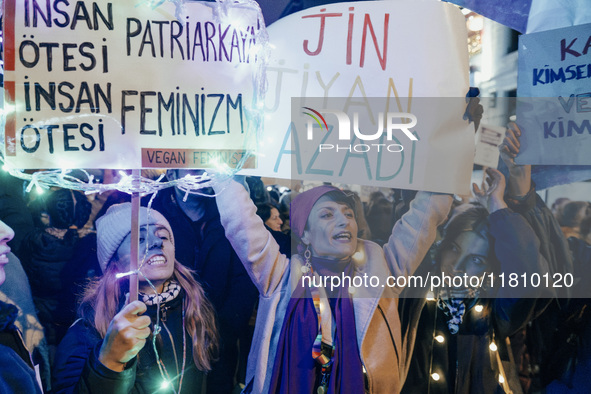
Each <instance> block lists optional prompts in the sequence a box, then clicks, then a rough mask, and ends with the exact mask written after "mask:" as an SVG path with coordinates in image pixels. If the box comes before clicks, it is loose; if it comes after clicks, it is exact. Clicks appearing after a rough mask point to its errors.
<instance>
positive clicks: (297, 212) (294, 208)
mask: <svg viewBox="0 0 591 394" xmlns="http://www.w3.org/2000/svg"><path fill="white" fill-rule="evenodd" d="M332 191H337V192H340V193H342V194H343V199H344V200H349V199H350V198H349V197H348V196H347V195H346V194H345V193H344V192H343V191H342V190H341V189H338V188H336V187H334V186H328V185H322V186H317V187H315V188H313V189H310V190H307V191H305V192H303V193H300V194H298V195H297V196H296V197H295V198H294V199H293V201H292V202H291V212H290V215H289V224H290V226H291V230H292V231H293V232H294V234H295V235H297V236H298V237H299V238H302V236H303V235H304V229H305V228H306V223H307V222H308V217H309V216H310V212H312V208H313V207H314V204H316V202H317V201H318V200H319V199H320V198H321V197H322V196H324V195H325V194H326V193H330V192H332ZM354 204H355V203H354V202H352V206H353V207H354V206H355V205H354Z"/></svg>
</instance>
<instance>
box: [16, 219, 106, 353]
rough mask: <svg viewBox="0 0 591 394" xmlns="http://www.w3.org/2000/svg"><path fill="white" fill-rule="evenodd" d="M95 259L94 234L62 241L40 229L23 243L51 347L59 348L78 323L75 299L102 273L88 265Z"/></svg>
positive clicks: (68, 236)
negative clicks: (70, 328)
mask: <svg viewBox="0 0 591 394" xmlns="http://www.w3.org/2000/svg"><path fill="white" fill-rule="evenodd" d="M94 256H96V234H94V233H90V234H88V235H87V236H85V237H83V238H78V235H77V233H75V232H74V233H73V234H72V233H68V234H66V236H65V237H64V238H63V239H60V238H58V237H55V236H53V235H51V234H49V233H48V232H46V231H45V230H44V229H38V230H36V231H34V232H32V233H30V234H29V235H28V236H27V237H26V238H25V240H24V241H23V247H22V249H21V262H22V265H23V268H24V269H25V272H26V273H27V276H28V278H29V283H30V284H31V292H32V294H33V301H34V302H35V308H36V309H37V315H38V316H39V320H40V322H41V324H42V325H43V327H44V328H45V335H46V338H47V343H48V344H49V345H55V346H57V345H58V344H59V342H60V341H61V339H62V338H63V336H64V335H65V334H66V331H67V330H68V327H69V326H70V325H71V324H72V323H73V322H74V321H75V320H76V299H77V295H78V294H80V292H81V286H82V285H83V284H84V283H85V280H86V279H87V278H88V276H89V275H97V274H100V271H97V267H92V266H89V264H88V262H90V261H95V260H96V258H94Z"/></svg>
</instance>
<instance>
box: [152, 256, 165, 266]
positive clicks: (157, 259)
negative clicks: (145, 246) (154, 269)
mask: <svg viewBox="0 0 591 394" xmlns="http://www.w3.org/2000/svg"><path fill="white" fill-rule="evenodd" d="M164 264H166V258H165V257H164V256H162V255H158V256H154V257H151V258H150V260H148V265H164Z"/></svg>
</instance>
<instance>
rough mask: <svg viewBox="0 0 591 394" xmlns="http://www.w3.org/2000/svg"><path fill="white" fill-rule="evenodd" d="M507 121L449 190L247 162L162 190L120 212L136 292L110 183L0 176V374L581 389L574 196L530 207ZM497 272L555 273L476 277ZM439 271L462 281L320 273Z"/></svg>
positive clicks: (583, 208)
mask: <svg viewBox="0 0 591 394" xmlns="http://www.w3.org/2000/svg"><path fill="white" fill-rule="evenodd" d="M520 137H521V131H520V130H519V128H518V127H517V125H516V124H514V123H512V124H510V125H509V126H508V128H507V133H506V136H505V139H504V141H503V144H502V145H501V146H500V151H501V159H502V161H503V162H504V164H505V166H506V167H507V168H508V172H507V173H506V174H503V173H501V172H500V171H497V170H495V169H487V170H486V171H485V180H484V181H483V183H482V184H481V185H480V186H478V185H473V198H472V199H471V200H469V201H466V200H460V199H458V198H454V196H452V195H448V194H440V193H431V192H424V191H420V192H411V191H401V190H388V191H377V192H374V193H372V194H371V195H370V196H369V198H368V200H367V201H362V199H361V198H360V196H359V195H357V194H355V193H352V192H350V191H347V190H342V189H340V188H338V187H335V186H333V185H328V184H324V185H321V186H316V187H312V188H306V187H304V186H305V185H302V183H300V182H298V183H294V185H293V187H292V188H290V189H287V188H282V189H279V188H277V187H274V186H269V185H265V184H264V183H263V182H262V180H261V179H260V178H257V177H247V178H245V179H242V178H240V177H237V178H236V179H235V180H229V181H226V182H224V183H217V184H215V185H214V186H213V188H208V189H205V190H201V193H200V194H189V195H186V193H185V192H183V191H182V190H180V189H177V188H175V187H172V188H169V189H165V190H163V191H161V192H159V193H158V194H157V195H156V197H155V198H154V199H153V201H152V202H151V203H150V204H148V200H146V201H143V205H144V206H143V207H142V208H141V210H140V215H139V225H140V228H139V232H140V236H139V237H140V248H139V250H140V259H139V260H140V261H139V265H140V268H139V272H140V274H139V275H138V280H139V299H138V300H130V299H129V282H128V280H127V276H125V275H126V273H128V271H129V270H130V259H131V257H130V255H131V224H130V216H131V204H130V203H129V202H128V196H125V195H122V194H117V193H113V195H111V196H109V197H108V198H107V196H100V198H93V199H89V198H88V197H87V196H85V195H84V194H83V193H80V192H77V191H72V190H66V189H58V188H56V189H55V190H52V191H50V192H48V193H46V194H45V195H37V196H35V197H33V194H27V193H25V192H23V190H24V188H23V184H22V181H20V180H17V179H15V178H11V177H10V176H8V175H7V174H3V175H1V178H0V180H1V182H2V187H1V189H0V190H1V195H0V220H1V222H0V285H1V286H0V297H1V298H0V350H1V351H0V392H18V393H25V392H27V393H28V392H46V393H72V392H83V393H95V392H96V393H110V392H113V393H115V392H137V393H155V392H174V393H181V392H183V393H207V394H211V393H233V392H239V391H241V390H243V391H244V392H246V393H312V392H318V393H398V392H402V393H543V392H547V393H566V392H572V393H575V392H580V393H582V392H590V391H591V384H590V383H589V382H588V381H587V379H586V376H587V374H588V373H589V372H590V371H591V369H590V368H591V346H590V344H589V338H590V336H589V334H591V332H590V331H591V321H590V318H589V306H590V305H589V304H590V303H589V300H588V299H586V298H579V297H577V295H580V294H584V289H585V287H586V286H587V279H588V278H589V274H590V271H589V267H590V266H591V265H590V263H591V244H590V242H591V234H590V227H591V204H590V203H589V202H585V201H570V200H569V199H567V198H564V199H559V200H557V201H556V202H555V204H554V205H553V206H552V207H551V208H552V210H550V208H549V207H547V206H546V204H545V202H544V201H543V200H542V199H541V198H540V197H539V195H538V194H537V193H536V189H535V184H534V183H533V182H532V180H531V167H530V166H527V165H518V164H516V163H515V161H514V158H515V157H516V155H517V154H518V153H519V148H520ZM195 171H197V170H168V171H167V173H166V177H167V178H168V179H169V180H175V179H180V178H182V177H184V176H185V175H187V174H195V173H196V172H195ZM147 205H149V208H148V207H147ZM503 273H512V274H516V275H518V277H521V276H530V275H531V274H533V273H538V274H539V275H542V276H543V275H544V274H549V275H554V274H566V273H570V274H572V275H573V278H574V282H573V285H572V286H569V289H556V288H553V287H552V286H535V287H533V286H529V287H527V286H513V287H509V286H506V287H504V288H503V287H499V286H498V282H496V283H497V285H494V281H495V280H498V278H499V276H500V275H502V274H503ZM445 274H447V275H448V276H450V277H453V278H462V277H466V276H468V277H477V278H482V281H480V282H479V283H478V285H473V284H466V283H464V284H462V285H460V286H458V285H456V284H455V281H454V284H452V282H451V281H449V282H448V283H447V284H445V282H444V283H442V284H441V285H440V286H435V287H434V288H429V287H420V286H419V287H418V288H417V287H414V288H413V287H412V286H367V285H365V286H352V285H351V284H350V282H349V284H347V283H346V282H345V281H344V280H343V281H341V282H339V283H338V285H336V286H335V285H334V282H326V281H324V282H322V280H323V278H331V277H335V276H338V277H341V278H343V277H345V276H346V277H348V278H364V277H376V278H380V279H383V280H385V279H386V278H407V277H410V276H411V275H413V276H416V277H420V278H429V277H443V276H444V275H445ZM122 275H123V278H120V277H121V276H122ZM316 283H324V284H323V285H321V286H318V285H316ZM566 290H568V291H566ZM19 332H22V333H23V335H20V334H19ZM247 356H248V357H247Z"/></svg>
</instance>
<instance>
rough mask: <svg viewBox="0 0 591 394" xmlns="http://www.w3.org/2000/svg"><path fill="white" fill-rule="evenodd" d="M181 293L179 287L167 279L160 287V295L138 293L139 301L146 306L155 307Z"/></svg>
mask: <svg viewBox="0 0 591 394" xmlns="http://www.w3.org/2000/svg"><path fill="white" fill-rule="evenodd" d="M180 292H181V285H180V284H179V282H177V281H176V280H174V279H169V280H168V281H166V282H165V283H164V286H163V287H162V293H160V294H153V293H152V294H144V293H140V294H139V295H140V297H141V300H142V301H143V303H144V304H146V305H156V304H157V303H158V302H160V303H161V304H163V303H165V302H168V301H170V300H173V299H175V298H176V297H177V296H178V295H179V293H180Z"/></svg>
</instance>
